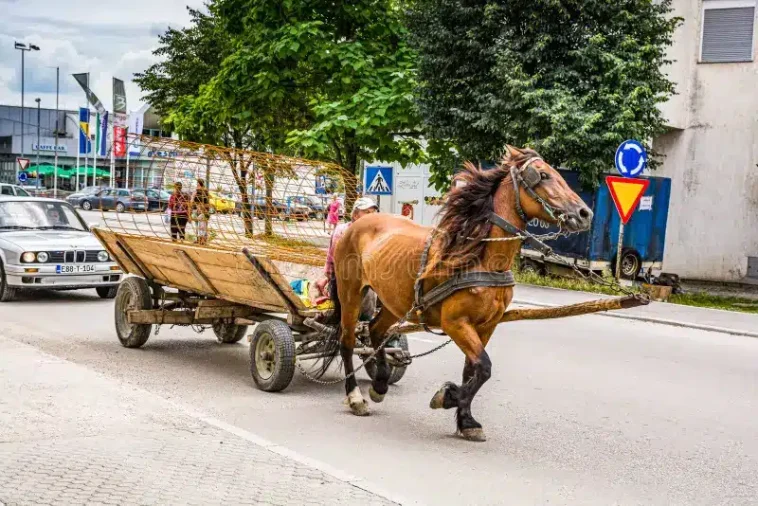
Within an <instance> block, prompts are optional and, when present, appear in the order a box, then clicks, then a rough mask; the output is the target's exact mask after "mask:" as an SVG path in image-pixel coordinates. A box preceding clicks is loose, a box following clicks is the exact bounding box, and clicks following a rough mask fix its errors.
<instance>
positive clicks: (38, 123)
mask: <svg viewBox="0 0 758 506" xmlns="http://www.w3.org/2000/svg"><path fill="white" fill-rule="evenodd" d="M34 101H35V102H37V192H39V175H40V174H39V148H40V145H39V143H40V138H39V127H40V123H41V122H42V121H41V120H42V118H41V114H40V113H41V109H40V103H41V102H42V99H41V98H35V99H34Z"/></svg>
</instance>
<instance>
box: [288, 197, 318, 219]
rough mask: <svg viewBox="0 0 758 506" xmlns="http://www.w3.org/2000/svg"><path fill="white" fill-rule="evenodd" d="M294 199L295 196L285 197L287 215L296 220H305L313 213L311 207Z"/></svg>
mask: <svg viewBox="0 0 758 506" xmlns="http://www.w3.org/2000/svg"><path fill="white" fill-rule="evenodd" d="M295 199H296V197H287V217H288V218H290V219H294V220H297V221H304V220H307V219H308V218H309V217H310V216H311V214H312V213H313V209H311V208H310V207H308V205H306V204H302V203H300V202H298V201H297V200H295Z"/></svg>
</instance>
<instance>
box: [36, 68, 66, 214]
mask: <svg viewBox="0 0 758 506" xmlns="http://www.w3.org/2000/svg"><path fill="white" fill-rule="evenodd" d="M60 70H61V69H60V67H55V169H54V172H53V197H54V198H56V199H57V198H58V136H59V135H60V132H59V131H58V128H59V121H58V120H59V115H60V113H59V112H58V94H59V93H60V86H61V79H60V78H61V74H60ZM37 148H39V146H37Z"/></svg>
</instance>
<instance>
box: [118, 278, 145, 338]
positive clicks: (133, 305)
mask: <svg viewBox="0 0 758 506" xmlns="http://www.w3.org/2000/svg"><path fill="white" fill-rule="evenodd" d="M115 306H116V315H115V320H116V335H117V336H118V340H119V341H121V344H122V345H123V346H125V347H126V348H139V347H140V346H142V345H143V344H145V343H146V342H147V338H148V337H150V331H151V330H152V328H153V326H152V325H151V324H149V323H129V322H128V321H127V319H126V313H127V312H128V311H136V310H140V309H152V307H153V301H152V298H151V297H150V287H149V286H147V281H145V280H144V279H142V278H126V279H124V280H123V281H122V282H121V284H120V285H119V287H118V292H117V293H116V304H115Z"/></svg>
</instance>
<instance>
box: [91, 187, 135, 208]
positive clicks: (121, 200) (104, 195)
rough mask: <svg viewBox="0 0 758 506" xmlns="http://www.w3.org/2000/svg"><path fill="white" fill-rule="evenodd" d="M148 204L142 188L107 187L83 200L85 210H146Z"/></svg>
mask: <svg viewBox="0 0 758 506" xmlns="http://www.w3.org/2000/svg"><path fill="white" fill-rule="evenodd" d="M147 206H148V201H147V197H146V196H145V194H144V192H143V191H142V190H127V189H124V188H105V189H103V190H102V191H100V192H98V193H96V194H94V195H89V196H87V197H84V198H82V200H81V208H82V209H84V210H85V211H89V210H91V209H102V210H103V211H116V212H117V213H123V212H124V211H146V210H147Z"/></svg>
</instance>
